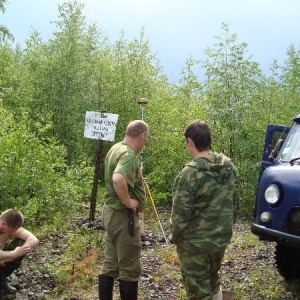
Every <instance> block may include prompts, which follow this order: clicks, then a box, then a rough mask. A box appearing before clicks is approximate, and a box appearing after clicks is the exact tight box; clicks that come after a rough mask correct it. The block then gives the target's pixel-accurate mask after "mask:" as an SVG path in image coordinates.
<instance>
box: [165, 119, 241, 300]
mask: <svg viewBox="0 0 300 300" xmlns="http://www.w3.org/2000/svg"><path fill="white" fill-rule="evenodd" d="M185 138H186V141H187V147H188V150H189V151H190V153H191V155H192V159H191V160H190V161H189V162H188V163H187V164H186V165H185V167H184V168H183V169H182V171H181V172H180V173H179V175H178V176H177V177H176V179H175V182H174V186H173V206H172V213H171V220H170V221H171V224H170V231H171V243H174V244H176V246H177V253H178V257H179V260H180V264H181V273H182V278H183V284H184V287H185V289H186V294H187V299H189V300H219V299H220V300H222V299H235V295H234V293H232V292H223V293H222V290H221V284H220V278H219V275H218V271H219V269H220V267H221V262H222V259H223V257H224V252H225V249H226V247H227V245H228V244H229V243H230V240H231V237H232V231H233V224H234V223H235V221H236V216H237V211H238V209H239V197H238V172H237V170H236V168H235V166H234V165H233V163H232V162H231V160H230V159H229V158H228V157H226V156H225V155H223V154H219V153H216V152H214V151H212V148H211V133H210V129H209V127H208V125H207V124H206V123H205V122H203V121H194V122H192V123H191V124H190V125H189V126H188V127H187V128H186V131H185ZM223 297H224V298H223Z"/></svg>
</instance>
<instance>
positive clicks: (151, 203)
mask: <svg viewBox="0 0 300 300" xmlns="http://www.w3.org/2000/svg"><path fill="white" fill-rule="evenodd" d="M147 103H148V99H146V98H140V99H139V101H138V104H139V105H141V107H142V121H144V106H145V105H146V104H147ZM140 170H141V174H142V176H143V184H144V188H145V193H146V200H147V206H148V211H149V216H150V217H151V206H152V207H153V210H154V213H155V216H156V218H157V220H158V223H159V226H160V229H161V232H162V234H163V237H164V240H165V241H166V244H167V246H168V245H169V243H168V239H167V237H166V235H165V232H164V229H163V227H162V224H161V221H160V218H159V215H158V212H157V209H156V207H155V203H154V201H153V198H152V196H151V193H150V189H149V186H148V182H147V181H148V179H147V178H145V177H144V148H143V149H141V151H140ZM140 217H141V218H142V221H143V220H144V216H143V213H141V216H140Z"/></svg>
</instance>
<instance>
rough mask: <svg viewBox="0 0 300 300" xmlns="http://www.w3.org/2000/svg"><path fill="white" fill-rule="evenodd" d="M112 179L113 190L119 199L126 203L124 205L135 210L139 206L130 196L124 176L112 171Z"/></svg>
mask: <svg viewBox="0 0 300 300" xmlns="http://www.w3.org/2000/svg"><path fill="white" fill-rule="evenodd" d="M112 180H113V185H114V189H115V192H116V194H117V195H118V197H119V198H120V200H121V201H122V202H123V203H124V204H125V205H126V207H128V208H130V209H132V210H133V211H134V212H135V211H136V210H137V208H138V206H139V202H138V201H137V200H136V199H131V198H130V196H129V193H128V185H127V180H126V178H125V177H124V176H123V175H122V174H121V173H113V176H112Z"/></svg>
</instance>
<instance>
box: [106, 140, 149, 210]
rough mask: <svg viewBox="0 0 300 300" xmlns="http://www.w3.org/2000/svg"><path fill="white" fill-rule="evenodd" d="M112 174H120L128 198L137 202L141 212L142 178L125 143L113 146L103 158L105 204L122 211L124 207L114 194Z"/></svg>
mask: <svg viewBox="0 0 300 300" xmlns="http://www.w3.org/2000/svg"><path fill="white" fill-rule="evenodd" d="M113 173H120V174H122V175H123V176H124V177H125V178H126V180H127V184H128V193H129V196H130V198H133V199H136V200H138V201H139V209H140V211H143V210H144V209H145V206H146V194H145V189H144V184H143V177H142V174H141V171H140V169H139V166H138V162H137V159H136V156H135V154H134V151H133V149H132V148H131V147H130V146H129V145H127V144H126V143H125V142H120V143H117V144H115V145H113V146H112V147H111V148H110V150H109V151H108V153H107V155H106V157H105V188H106V191H107V193H106V195H105V202H106V204H107V205H109V206H110V207H112V208H114V209H123V208H126V206H125V204H124V203H123V202H122V201H121V200H120V199H119V197H118V195H117V194H116V192H115V189H114V186H113V182H112V175H113Z"/></svg>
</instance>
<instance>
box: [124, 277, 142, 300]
mask: <svg viewBox="0 0 300 300" xmlns="http://www.w3.org/2000/svg"><path fill="white" fill-rule="evenodd" d="M137 291H138V282H137V281H126V280H120V295H121V300H137Z"/></svg>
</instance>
